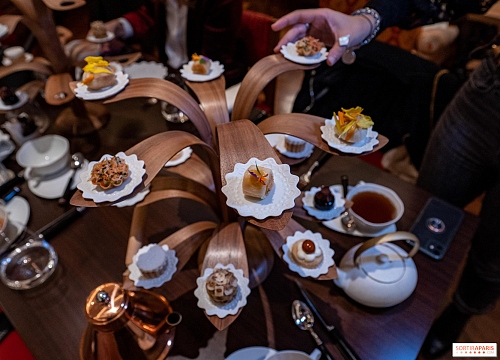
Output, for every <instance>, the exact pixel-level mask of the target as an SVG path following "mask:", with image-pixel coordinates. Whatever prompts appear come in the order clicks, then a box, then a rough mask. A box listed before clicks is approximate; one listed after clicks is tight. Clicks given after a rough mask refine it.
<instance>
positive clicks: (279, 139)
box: [265, 134, 314, 159]
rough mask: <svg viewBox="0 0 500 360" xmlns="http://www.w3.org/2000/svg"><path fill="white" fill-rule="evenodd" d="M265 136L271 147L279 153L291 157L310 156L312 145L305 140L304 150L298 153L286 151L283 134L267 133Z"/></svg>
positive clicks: (301, 157)
mask: <svg viewBox="0 0 500 360" xmlns="http://www.w3.org/2000/svg"><path fill="white" fill-rule="evenodd" d="M265 136H266V139H267V141H269V144H271V146H272V147H274V148H276V149H277V150H278V151H279V152H280V153H281V155H284V156H286V157H289V158H292V159H304V158H308V157H309V156H311V154H312V153H313V150H314V145H313V144H311V143H308V142H307V141H306V144H305V147H304V150H302V151H301V152H298V153H294V152H290V151H287V149H286V147H285V136H286V135H285V134H267V135H265Z"/></svg>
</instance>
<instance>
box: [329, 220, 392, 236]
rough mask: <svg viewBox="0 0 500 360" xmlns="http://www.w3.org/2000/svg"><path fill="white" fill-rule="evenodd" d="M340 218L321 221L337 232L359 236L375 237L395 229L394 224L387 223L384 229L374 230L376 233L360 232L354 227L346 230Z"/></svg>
mask: <svg viewBox="0 0 500 360" xmlns="http://www.w3.org/2000/svg"><path fill="white" fill-rule="evenodd" d="M341 219H342V218H341V217H337V218H335V219H332V220H328V221H323V225H325V226H326V227H327V228H329V229H331V230H333V231H337V232H339V233H342V234H347V235H352V236H359V237H377V236H381V235H385V234H389V233H391V232H395V231H397V227H396V224H392V225H389V226H388V227H386V228H385V229H383V230H380V231H379V232H376V233H367V232H362V231H359V230H358V229H355V230H354V231H352V232H347V231H346V229H345V228H344V227H343V226H342V222H341Z"/></svg>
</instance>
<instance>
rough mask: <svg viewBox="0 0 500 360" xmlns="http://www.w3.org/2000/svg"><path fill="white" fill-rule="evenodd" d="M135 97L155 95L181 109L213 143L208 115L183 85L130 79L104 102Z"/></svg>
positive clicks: (158, 80) (208, 142) (210, 143)
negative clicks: (121, 89) (119, 90)
mask: <svg viewBox="0 0 500 360" xmlns="http://www.w3.org/2000/svg"><path fill="white" fill-rule="evenodd" d="M135 97H154V98H157V99H158V100H163V101H166V102H168V103H170V104H172V105H174V106H175V107H177V108H179V109H181V110H182V111H183V112H184V113H185V114H186V115H187V116H188V117H189V119H190V120H191V121H192V122H193V124H194V125H195V126H196V129H197V130H198V132H199V133H200V136H201V138H202V139H203V140H204V141H205V142H206V143H207V144H209V145H210V146H212V145H213V137H214V136H213V134H212V129H211V127H210V124H209V121H208V119H207V117H206V116H205V114H204V113H203V111H201V108H200V105H199V104H198V103H197V102H196V101H195V100H194V99H193V98H192V97H191V96H190V95H189V94H188V93H187V92H186V91H184V90H183V89H182V88H181V87H179V86H177V85H175V84H173V83H172V82H170V81H167V80H163V79H149V78H148V79H144V78H143V79H130V82H129V84H128V85H127V86H126V87H125V89H123V91H121V92H120V93H118V94H117V95H116V96H114V97H113V98H111V99H109V100H106V101H105V102H104V104H110V103H113V102H117V101H121V100H126V99H130V98H135Z"/></svg>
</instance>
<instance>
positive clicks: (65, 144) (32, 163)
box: [16, 135, 69, 179]
mask: <svg viewBox="0 0 500 360" xmlns="http://www.w3.org/2000/svg"><path fill="white" fill-rule="evenodd" d="M16 160H17V163H18V164H19V165H21V166H22V167H24V168H26V169H25V174H24V176H25V178H27V179H30V178H36V177H42V176H46V175H50V174H54V173H56V172H58V171H60V170H62V169H63V168H65V167H66V166H67V165H68V163H69V141H68V139H66V138H64V137H62V136H59V135H46V136H42V137H39V138H37V139H33V140H29V141H27V142H25V143H24V144H23V145H22V146H21V148H20V149H19V151H18V152H17V154H16Z"/></svg>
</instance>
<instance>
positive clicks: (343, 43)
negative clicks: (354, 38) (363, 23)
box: [339, 34, 351, 47]
mask: <svg viewBox="0 0 500 360" xmlns="http://www.w3.org/2000/svg"><path fill="white" fill-rule="evenodd" d="M350 36H351V35H350V34H347V35H344V36H341V37H339V46H342V47H347V46H348V45H349V37H350Z"/></svg>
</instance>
